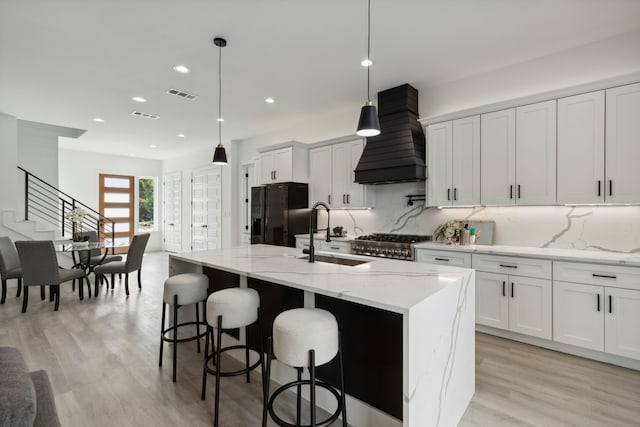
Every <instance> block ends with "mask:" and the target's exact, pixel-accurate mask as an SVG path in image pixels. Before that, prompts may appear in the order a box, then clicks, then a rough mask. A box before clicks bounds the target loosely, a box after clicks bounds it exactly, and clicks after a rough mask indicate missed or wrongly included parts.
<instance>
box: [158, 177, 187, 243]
mask: <svg viewBox="0 0 640 427" xmlns="http://www.w3.org/2000/svg"><path fill="white" fill-rule="evenodd" d="M162 188H163V201H164V209H163V211H164V220H163V231H164V249H165V250H166V251H169V252H180V251H181V250H182V215H181V212H182V174H181V173H180V172H174V173H170V174H166V175H164V176H163V178H162Z"/></svg>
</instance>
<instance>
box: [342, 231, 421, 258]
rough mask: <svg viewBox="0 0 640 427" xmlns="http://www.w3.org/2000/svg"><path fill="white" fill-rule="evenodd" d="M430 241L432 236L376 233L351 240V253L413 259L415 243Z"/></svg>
mask: <svg viewBox="0 0 640 427" xmlns="http://www.w3.org/2000/svg"><path fill="white" fill-rule="evenodd" d="M430 241H431V236H419V235H415V234H383V233H375V234H369V235H366V236H359V237H356V239H355V240H351V253H352V254H356V255H368V256H378V257H384V258H392V259H403V260H407V261H413V259H414V256H413V245H414V244H415V243H421V242H430Z"/></svg>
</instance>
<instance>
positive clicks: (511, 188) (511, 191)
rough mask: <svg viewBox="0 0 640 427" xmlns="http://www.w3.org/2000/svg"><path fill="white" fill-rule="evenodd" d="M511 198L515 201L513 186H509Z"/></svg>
mask: <svg viewBox="0 0 640 427" xmlns="http://www.w3.org/2000/svg"><path fill="white" fill-rule="evenodd" d="M509 198H510V199H513V185H510V186H509Z"/></svg>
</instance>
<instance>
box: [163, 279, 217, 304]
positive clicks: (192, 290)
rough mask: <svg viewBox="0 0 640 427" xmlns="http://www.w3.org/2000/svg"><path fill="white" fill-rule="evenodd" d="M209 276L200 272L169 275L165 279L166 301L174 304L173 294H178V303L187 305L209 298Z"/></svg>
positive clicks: (164, 296) (164, 297)
mask: <svg viewBox="0 0 640 427" xmlns="http://www.w3.org/2000/svg"><path fill="white" fill-rule="evenodd" d="M208 286H209V278H208V277H207V276H206V275H204V274H199V273H184V274H177V275H175V276H171V277H169V278H168V279H167V280H165V281H164V295H163V299H164V302H166V303H167V304H173V296H174V295H178V304H180V305H187V304H195V303H196V302H200V301H204V300H205V299H206V298H207V287H208Z"/></svg>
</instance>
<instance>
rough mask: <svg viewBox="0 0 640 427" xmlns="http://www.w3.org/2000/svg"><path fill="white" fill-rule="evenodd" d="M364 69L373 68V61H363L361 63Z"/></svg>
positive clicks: (367, 59)
mask: <svg viewBox="0 0 640 427" xmlns="http://www.w3.org/2000/svg"><path fill="white" fill-rule="evenodd" d="M360 65H362V66H363V67H371V66H372V65H373V61H372V60H371V59H369V58H366V59H363V60H362V62H361V63H360Z"/></svg>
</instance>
